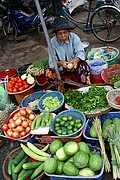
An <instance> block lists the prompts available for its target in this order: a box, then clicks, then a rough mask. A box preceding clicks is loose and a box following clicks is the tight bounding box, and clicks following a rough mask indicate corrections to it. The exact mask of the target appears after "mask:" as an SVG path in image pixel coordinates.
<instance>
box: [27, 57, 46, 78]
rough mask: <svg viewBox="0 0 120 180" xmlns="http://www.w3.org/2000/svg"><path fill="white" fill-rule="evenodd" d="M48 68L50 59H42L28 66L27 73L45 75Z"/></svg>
mask: <svg viewBox="0 0 120 180" xmlns="http://www.w3.org/2000/svg"><path fill="white" fill-rule="evenodd" d="M48 68H49V63H48V59H43V60H41V59H40V60H38V61H37V62H35V63H33V64H32V65H30V66H29V67H28V69H27V73H30V74H32V75H34V76H40V75H43V74H44V73H45V71H46V70H47V69H48Z"/></svg>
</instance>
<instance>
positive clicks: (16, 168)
mask: <svg viewBox="0 0 120 180" xmlns="http://www.w3.org/2000/svg"><path fill="white" fill-rule="evenodd" d="M27 160H28V156H27V155H25V157H24V159H22V161H21V162H20V163H19V164H18V165H17V166H16V167H15V169H14V173H19V172H20V171H21V169H22V166H23V164H24V163H26V162H27Z"/></svg>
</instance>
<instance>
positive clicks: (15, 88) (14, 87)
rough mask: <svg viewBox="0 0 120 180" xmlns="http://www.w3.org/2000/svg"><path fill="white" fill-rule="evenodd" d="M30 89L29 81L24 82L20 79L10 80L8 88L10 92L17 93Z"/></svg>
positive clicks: (13, 78)
mask: <svg viewBox="0 0 120 180" xmlns="http://www.w3.org/2000/svg"><path fill="white" fill-rule="evenodd" d="M28 87H29V85H28V83H27V81H25V80H22V79H21V78H20V77H12V78H10V80H9V82H8V86H7V90H8V92H12V93H16V92H20V91H23V90H25V89H27V88H28Z"/></svg>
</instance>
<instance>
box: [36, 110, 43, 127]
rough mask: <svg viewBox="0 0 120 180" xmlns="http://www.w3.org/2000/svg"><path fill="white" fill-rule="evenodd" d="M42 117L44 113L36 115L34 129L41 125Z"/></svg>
mask: <svg viewBox="0 0 120 180" xmlns="http://www.w3.org/2000/svg"><path fill="white" fill-rule="evenodd" d="M43 117H44V113H43V114H41V115H39V116H38V118H37V120H36V125H35V129H38V128H39V127H40V126H41V123H42V119H43Z"/></svg>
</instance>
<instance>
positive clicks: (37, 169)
mask: <svg viewBox="0 0 120 180" xmlns="http://www.w3.org/2000/svg"><path fill="white" fill-rule="evenodd" d="M48 147H49V144H48V145H46V146H44V147H41V149H40V148H39V146H38V147H37V146H36V145H34V144H32V143H30V142H27V145H24V144H21V148H22V149H21V150H20V151H19V152H18V153H17V154H16V155H14V157H10V159H9V162H8V174H9V175H10V176H11V179H14V180H26V179H27V178H30V179H31V180H34V179H35V178H36V177H38V175H39V174H40V173H41V172H42V171H43V162H44V161H45V160H46V159H47V158H48V157H49V154H48V153H47V152H46V151H47V150H48Z"/></svg>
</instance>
